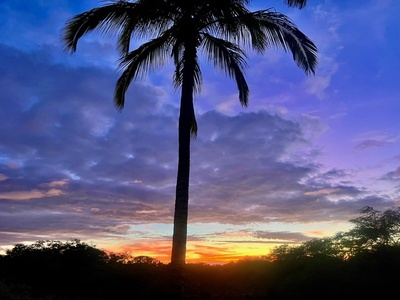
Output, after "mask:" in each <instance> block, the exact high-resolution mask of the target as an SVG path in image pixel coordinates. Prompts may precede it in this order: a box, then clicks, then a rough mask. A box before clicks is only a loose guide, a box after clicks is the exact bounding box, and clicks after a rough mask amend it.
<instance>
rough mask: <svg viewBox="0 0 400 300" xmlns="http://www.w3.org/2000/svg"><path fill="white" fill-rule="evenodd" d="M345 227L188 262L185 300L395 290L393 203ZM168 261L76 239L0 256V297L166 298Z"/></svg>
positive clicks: (398, 273) (398, 258) (398, 229)
mask: <svg viewBox="0 0 400 300" xmlns="http://www.w3.org/2000/svg"><path fill="white" fill-rule="evenodd" d="M350 221H351V222H352V223H353V224H354V226H353V228H352V229H351V230H349V231H348V232H341V233H337V234H336V235H335V236H333V237H326V238H322V239H314V240H311V241H308V242H305V243H303V244H301V245H299V246H287V245H283V246H279V247H277V248H275V249H274V250H273V251H272V252H271V253H270V254H269V255H267V256H265V257H260V258H257V259H251V260H250V259H249V260H243V261H239V262H235V263H229V264H226V265H206V264H188V265H187V270H186V287H185V297H184V298H185V299H232V300H234V299H362V298H364V299H386V298H388V297H389V296H392V295H396V294H398V286H397V284H398V280H399V278H400V244H399V241H400V209H389V210H386V211H384V212H379V211H376V210H374V209H373V208H371V207H366V208H363V209H362V210H360V216H359V217H358V218H355V219H352V220H350ZM169 272H170V268H169V265H166V264H162V263H160V262H159V261H157V260H155V259H152V258H150V257H146V256H139V257H130V256H129V255H124V254H114V253H106V252H105V251H102V250H99V249H97V248H96V247H94V246H91V245H88V244H86V243H83V242H81V241H79V240H72V241H68V242H59V241H38V242H36V243H34V244H32V245H22V244H17V245H15V246H14V248H12V249H10V250H8V251H7V253H6V255H3V256H0V299H5V300H8V299H9V300H13V299H168V296H167V295H168V292H169V284H170V281H169V278H170V276H169V274H170V273H169Z"/></svg>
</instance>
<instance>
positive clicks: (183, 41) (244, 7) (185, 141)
mask: <svg viewBox="0 0 400 300" xmlns="http://www.w3.org/2000/svg"><path fill="white" fill-rule="evenodd" d="M250 2H251V1H249V0H219V1H212V0H208V1H206V0H192V1H188V0H171V1H166V0H137V1H124V0H121V1H111V2H110V3H109V4H107V5H104V6H101V7H98V8H94V9H92V10H89V11H87V12H84V13H81V14H78V15H76V16H75V17H73V18H72V19H70V20H69V21H68V22H67V23H66V26H65V30H64V33H63V41H64V42H65V45H66V49H67V50H69V51H71V52H75V51H76V48H77V43H78V40H79V39H80V38H81V37H82V36H83V35H85V34H87V33H88V32H91V31H93V30H94V29H100V30H101V32H102V33H109V32H112V33H116V34H117V35H118V42H117V48H118V50H119V53H120V56H121V58H120V63H119V68H120V69H121V70H122V74H121V76H120V77H119V79H118V80H117V83H116V87H115V94H114V102H115V105H116V107H117V108H118V109H122V108H123V107H124V104H125V93H126V91H127V89H128V87H129V85H130V83H131V82H132V81H133V80H136V79H138V78H139V77H140V76H142V75H144V74H146V73H147V72H148V71H150V70H153V69H154V68H159V67H161V66H162V65H163V64H164V63H165V62H166V61H167V60H169V59H171V60H172V61H173V63H174V66H175V72H174V78H173V83H174V85H175V87H176V88H180V89H181V102H180V113H179V129H178V135H179V137H178V142H179V149H178V171H177V181H176V197H175V213H174V231H173V241H172V253H171V265H172V266H174V267H176V268H177V269H183V267H184V265H185V257H186V240H187V218H188V201H189V174H190V142H191V135H194V136H195V135H196V134H197V123H196V118H195V113H194V103H193V99H194V94H195V93H196V92H199V90H200V86H201V83H202V73H201V68H200V64H199V56H198V55H199V52H200V51H199V50H202V51H203V53H204V54H205V55H204V56H205V58H206V59H207V60H208V61H210V62H211V63H212V64H213V65H214V66H216V67H217V68H220V69H221V70H222V71H223V72H225V73H226V74H227V75H228V76H229V77H231V78H233V79H234V80H235V81H236V84H237V88H238V92H239V101H240V103H241V104H242V106H244V107H245V106H247V105H248V97H249V88H248V85H247V82H246V79H245V76H244V70H245V68H246V52H245V51H244V50H243V49H242V48H241V46H243V45H244V46H247V47H249V48H251V49H254V50H256V51H257V52H260V53H263V52H264V51H266V50H267V49H268V48H270V47H275V48H281V49H283V50H285V51H289V52H291V53H292V55H293V59H294V61H295V62H296V63H297V65H298V66H299V67H300V68H301V69H303V70H304V71H305V73H306V74H312V73H314V71H315V68H316V66H317V57H316V53H317V48H316V46H315V45H314V43H313V42H312V41H311V40H310V39H309V38H308V37H307V36H306V35H304V34H303V33H302V32H301V31H300V30H299V29H298V28H297V27H296V26H295V24H293V22H292V21H291V20H290V19H289V18H288V17H286V16H285V15H283V14H281V13H278V12H275V11H274V10H268V9H267V10H259V11H254V12H252V11H250V10H249V8H248V5H249V4H250ZM284 2H285V3H286V4H288V5H289V6H297V7H300V8H301V7H303V6H304V5H305V4H306V1H294V0H286V1H284ZM135 38H138V39H141V38H146V39H148V41H147V42H145V43H144V44H142V45H141V46H139V47H138V48H136V49H134V50H131V49H130V41H131V39H135Z"/></svg>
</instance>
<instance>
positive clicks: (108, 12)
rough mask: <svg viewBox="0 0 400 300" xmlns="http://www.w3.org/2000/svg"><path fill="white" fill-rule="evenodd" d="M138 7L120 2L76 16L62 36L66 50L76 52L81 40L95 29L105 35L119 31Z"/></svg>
mask: <svg viewBox="0 0 400 300" xmlns="http://www.w3.org/2000/svg"><path fill="white" fill-rule="evenodd" d="M136 5H137V4H136V3H131V2H125V1H118V2H116V3H112V4H109V5H105V6H101V7H98V8H94V9H92V10H89V11H87V12H84V13H81V14H78V15H76V16H74V17H73V18H71V19H70V20H68V21H67V23H66V25H65V27H64V32H63V35H62V40H63V42H64V44H65V46H66V47H65V48H66V50H67V51H71V52H75V51H76V47H77V44H78V41H79V39H80V38H81V37H82V36H83V35H85V34H87V33H89V32H90V31H93V30H95V29H97V30H101V31H102V32H103V33H108V32H109V31H118V30H119V28H120V27H121V26H122V25H123V24H124V22H125V20H126V18H127V17H128V15H129V11H131V10H132V9H134V8H135V7H136Z"/></svg>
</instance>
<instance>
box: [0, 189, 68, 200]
mask: <svg viewBox="0 0 400 300" xmlns="http://www.w3.org/2000/svg"><path fill="white" fill-rule="evenodd" d="M63 194H64V192H63V191H61V190H58V189H50V190H48V191H40V190H31V191H26V192H6V193H0V199H7V200H32V199H38V198H43V197H54V196H60V195H63Z"/></svg>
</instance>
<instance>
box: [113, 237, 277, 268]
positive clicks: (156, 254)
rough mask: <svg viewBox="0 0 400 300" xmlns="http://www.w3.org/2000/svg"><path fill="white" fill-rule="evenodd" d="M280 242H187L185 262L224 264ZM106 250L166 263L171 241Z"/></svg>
mask: <svg viewBox="0 0 400 300" xmlns="http://www.w3.org/2000/svg"><path fill="white" fill-rule="evenodd" d="M279 245H280V244H266V243H251V242H250V243H240V242H239V243H234V242H232V243H222V242H201V243H199V242H188V244H187V251H186V262H187V263H206V264H226V263H230V262H236V261H238V260H242V259H247V258H249V257H261V256H265V255H267V254H268V253H269V252H270V251H271V249H273V248H274V247H275V246H279ZM107 251H111V252H114V253H126V254H129V255H131V256H133V257H136V256H149V257H152V258H154V259H157V260H159V261H161V262H162V263H165V264H168V263H169V262H170V256H171V241H166V240H159V241H155V242H148V241H140V242H136V243H134V244H130V245H113V246H111V247H107Z"/></svg>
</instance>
